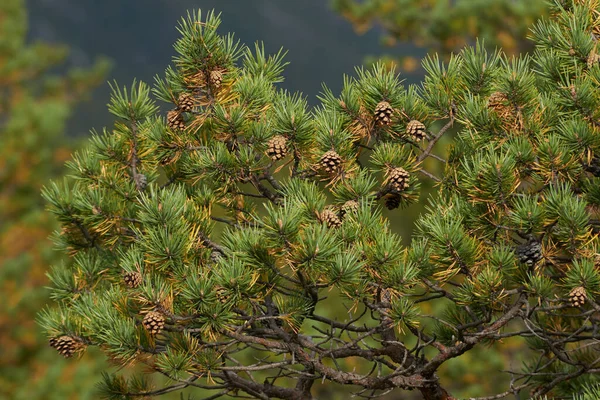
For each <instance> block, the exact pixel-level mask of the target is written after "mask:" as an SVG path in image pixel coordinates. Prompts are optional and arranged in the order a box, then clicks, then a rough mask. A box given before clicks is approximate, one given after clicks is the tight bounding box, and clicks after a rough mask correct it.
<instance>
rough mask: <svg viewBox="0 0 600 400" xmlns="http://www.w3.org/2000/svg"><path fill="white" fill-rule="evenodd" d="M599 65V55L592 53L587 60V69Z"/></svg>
mask: <svg viewBox="0 0 600 400" xmlns="http://www.w3.org/2000/svg"><path fill="white" fill-rule="evenodd" d="M598 63H600V54H596V52H594V51H592V52H591V53H590V54H589V55H588V58H587V67H588V69H590V68H592V67H593V66H594V65H597V64H598Z"/></svg>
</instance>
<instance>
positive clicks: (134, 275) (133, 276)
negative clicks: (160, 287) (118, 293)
mask: <svg viewBox="0 0 600 400" xmlns="http://www.w3.org/2000/svg"><path fill="white" fill-rule="evenodd" d="M123 280H124V281H125V284H126V285H127V286H129V287H130V288H132V289H135V288H136V287H138V286H140V285H141V284H142V274H140V273H139V272H125V273H124V274H123Z"/></svg>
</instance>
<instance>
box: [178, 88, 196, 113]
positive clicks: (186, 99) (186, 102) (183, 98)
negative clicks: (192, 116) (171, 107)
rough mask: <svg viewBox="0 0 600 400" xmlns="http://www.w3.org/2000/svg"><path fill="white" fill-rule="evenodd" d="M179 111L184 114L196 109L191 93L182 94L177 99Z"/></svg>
mask: <svg viewBox="0 0 600 400" xmlns="http://www.w3.org/2000/svg"><path fill="white" fill-rule="evenodd" d="M177 109H178V110H179V111H182V112H190V111H192V110H193V109H194V96H192V95H191V94H189V93H185V92H183V93H181V94H180V95H179V98H178V99H177Z"/></svg>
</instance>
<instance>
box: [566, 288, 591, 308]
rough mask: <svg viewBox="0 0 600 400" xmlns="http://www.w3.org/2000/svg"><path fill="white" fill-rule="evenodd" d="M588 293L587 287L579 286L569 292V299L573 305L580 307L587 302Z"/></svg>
mask: <svg viewBox="0 0 600 400" xmlns="http://www.w3.org/2000/svg"><path fill="white" fill-rule="evenodd" d="M586 298H587V294H586V292H585V289H584V288H583V287H581V286H577V287H576V288H574V289H573V290H571V291H570V292H569V301H570V302H571V305H572V306H573V307H579V306H582V305H584V304H585V299H586Z"/></svg>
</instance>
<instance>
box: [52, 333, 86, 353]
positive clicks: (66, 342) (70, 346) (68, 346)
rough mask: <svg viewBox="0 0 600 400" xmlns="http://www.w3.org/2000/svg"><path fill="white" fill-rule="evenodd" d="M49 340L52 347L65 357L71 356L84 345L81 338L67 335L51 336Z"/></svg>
mask: <svg viewBox="0 0 600 400" xmlns="http://www.w3.org/2000/svg"><path fill="white" fill-rule="evenodd" d="M48 342H49V343H50V347H52V348H54V349H56V351H58V352H59V353H60V355H61V356H63V357H65V358H69V357H71V356H72V355H73V354H75V352H77V351H79V350H80V349H82V348H83V347H84V344H83V342H82V341H81V339H79V338H76V337H73V336H67V335H64V336H60V337H58V338H50V340H49V341H48Z"/></svg>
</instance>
